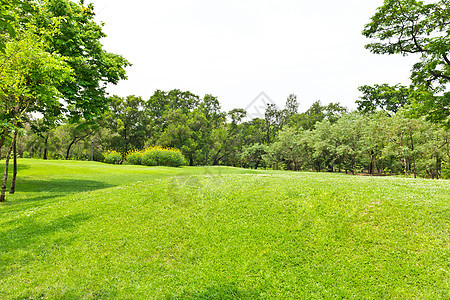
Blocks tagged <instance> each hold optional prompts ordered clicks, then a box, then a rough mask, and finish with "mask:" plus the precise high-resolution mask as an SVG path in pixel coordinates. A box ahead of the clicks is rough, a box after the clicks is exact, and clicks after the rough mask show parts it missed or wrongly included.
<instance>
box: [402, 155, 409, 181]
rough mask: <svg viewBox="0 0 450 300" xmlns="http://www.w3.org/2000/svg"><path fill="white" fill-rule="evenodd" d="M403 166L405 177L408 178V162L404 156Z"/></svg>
mask: <svg viewBox="0 0 450 300" xmlns="http://www.w3.org/2000/svg"><path fill="white" fill-rule="evenodd" d="M403 164H404V165H405V177H407V176H408V161H407V160H406V156H403Z"/></svg>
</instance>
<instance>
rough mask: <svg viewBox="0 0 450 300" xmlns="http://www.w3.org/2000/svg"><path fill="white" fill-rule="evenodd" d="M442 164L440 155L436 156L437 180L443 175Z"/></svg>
mask: <svg viewBox="0 0 450 300" xmlns="http://www.w3.org/2000/svg"><path fill="white" fill-rule="evenodd" d="M441 164H442V159H441V158H440V157H439V155H436V179H439V174H440V173H441Z"/></svg>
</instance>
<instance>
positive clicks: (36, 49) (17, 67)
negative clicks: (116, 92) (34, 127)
mask: <svg viewBox="0 0 450 300" xmlns="http://www.w3.org/2000/svg"><path fill="white" fill-rule="evenodd" d="M44 48H45V45H44V44H43V43H42V42H41V41H40V39H39V37H37V36H35V35H33V34H31V33H29V32H25V33H23V34H22V35H21V36H20V38H19V39H18V40H16V41H10V42H8V43H7V44H6V48H5V54H4V55H0V66H2V68H1V69H0V78H1V81H0V106H1V107H2V110H1V112H0V120H1V121H2V128H1V129H2V138H1V139H0V142H1V143H3V142H4V141H5V137H6V136H7V135H9V132H16V131H17V130H18V129H19V127H20V125H21V123H22V122H23V120H24V116H25V115H26V114H27V113H30V112H33V111H36V110H37V108H40V111H47V112H49V113H51V114H53V113H54V111H55V110H58V109H59V108H60V103H59V101H58V98H59V97H60V96H61V93H60V92H59V90H58V89H57V87H58V86H59V85H60V84H61V83H62V82H65V81H68V80H70V74H71V72H70V71H71V70H70V68H69V67H68V66H67V64H66V63H65V62H64V61H63V59H62V58H61V57H57V56H53V55H51V54H49V53H48V52H46V51H45V50H44ZM16 139H17V134H14V141H13V143H12V144H11V147H10V148H9V151H8V153H7V160H6V166H5V170H7V169H8V163H9V157H10V153H11V151H12V150H13V144H15V142H16ZM1 146H2V145H1V144H0V148H1ZM7 177H8V173H7V172H5V174H4V179H3V186H2V190H1V194H0V202H1V201H4V199H5V190H6V182H7Z"/></svg>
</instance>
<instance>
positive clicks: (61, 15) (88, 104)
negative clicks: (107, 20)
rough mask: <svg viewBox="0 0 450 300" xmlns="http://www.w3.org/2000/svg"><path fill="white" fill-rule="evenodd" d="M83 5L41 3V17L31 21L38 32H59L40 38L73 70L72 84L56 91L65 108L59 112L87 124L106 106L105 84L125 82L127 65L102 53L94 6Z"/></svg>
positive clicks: (58, 0)
mask: <svg viewBox="0 0 450 300" xmlns="http://www.w3.org/2000/svg"><path fill="white" fill-rule="evenodd" d="M83 2H84V1H80V4H77V3H74V2H72V1H69V0H47V1H43V2H42V4H41V5H40V10H39V12H40V13H36V14H35V15H34V16H33V20H32V23H33V24H34V25H35V26H36V28H38V30H39V31H42V28H48V29H50V28H52V27H55V26H56V27H57V28H58V31H57V32H56V33H55V32H54V33H51V34H50V33H48V32H50V30H47V31H46V32H45V34H44V35H43V38H44V40H45V41H46V43H47V49H46V50H47V51H48V52H49V53H51V54H55V55H62V56H64V57H65V58H66V61H67V64H68V65H69V66H70V67H71V68H72V70H73V73H72V78H73V80H72V82H70V83H67V82H63V83H61V85H60V86H59V87H58V89H59V91H60V92H61V93H62V95H63V99H64V101H65V102H66V104H67V109H66V110H64V108H63V107H61V112H62V111H65V112H66V113H68V114H69V116H70V117H71V119H72V120H73V121H78V120H80V119H85V120H88V121H89V120H93V119H95V118H96V117H98V116H100V115H101V114H103V113H104V112H105V111H106V109H107V105H108V102H107V99H106V92H105V90H106V86H107V84H117V83H118V82H119V80H121V79H126V74H125V67H127V66H129V65H130V63H129V62H128V61H127V60H126V59H125V58H123V57H122V56H120V55H117V54H113V53H110V52H107V51H105V50H104V49H103V45H102V44H101V43H100V40H101V39H102V38H104V37H106V35H105V34H104V32H103V30H102V25H99V24H97V23H96V22H95V20H94V18H95V13H94V7H93V5H92V4H89V5H87V6H84V3H83ZM55 23H56V24H55ZM43 114H44V115H45V112H43Z"/></svg>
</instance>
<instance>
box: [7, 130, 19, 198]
mask: <svg viewBox="0 0 450 300" xmlns="http://www.w3.org/2000/svg"><path fill="white" fill-rule="evenodd" d="M13 145H14V146H13V160H14V170H13V178H12V182H11V189H10V190H9V193H10V194H14V193H15V192H16V178H17V130H15V131H14V138H13Z"/></svg>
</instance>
